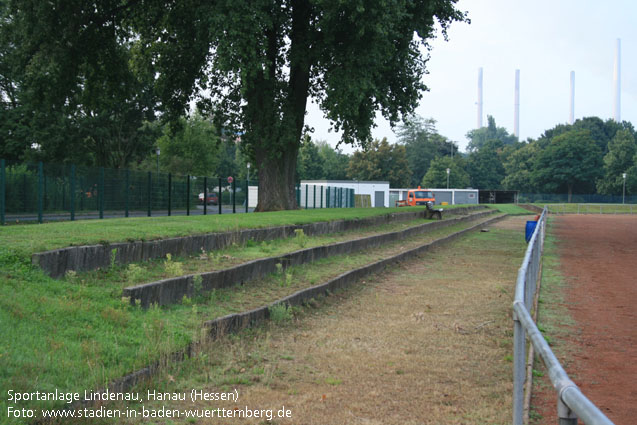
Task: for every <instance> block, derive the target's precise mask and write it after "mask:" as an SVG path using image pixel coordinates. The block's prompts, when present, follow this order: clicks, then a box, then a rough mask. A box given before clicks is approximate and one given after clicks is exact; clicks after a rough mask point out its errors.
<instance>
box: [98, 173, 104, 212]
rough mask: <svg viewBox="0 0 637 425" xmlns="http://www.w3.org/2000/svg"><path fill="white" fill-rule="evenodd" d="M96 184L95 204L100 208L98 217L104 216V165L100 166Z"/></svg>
mask: <svg viewBox="0 0 637 425" xmlns="http://www.w3.org/2000/svg"><path fill="white" fill-rule="evenodd" d="M98 185H99V187H98V189H97V190H98V196H97V206H98V208H99V210H100V218H104V167H100V177H99V182H98Z"/></svg>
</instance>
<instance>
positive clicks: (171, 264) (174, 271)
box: [164, 254, 184, 276]
mask: <svg viewBox="0 0 637 425" xmlns="http://www.w3.org/2000/svg"><path fill="white" fill-rule="evenodd" d="M164 270H166V273H167V274H168V275H169V276H181V275H183V274H184V267H183V264H182V263H180V262H179V261H173V260H172V255H170V254H166V261H164Z"/></svg>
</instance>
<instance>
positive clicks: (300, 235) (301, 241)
mask: <svg viewBox="0 0 637 425" xmlns="http://www.w3.org/2000/svg"><path fill="white" fill-rule="evenodd" d="M294 235H295V238H294V240H295V241H296V243H297V244H298V245H299V247H301V248H305V245H307V240H308V237H307V235H306V234H305V232H303V229H295V230H294Z"/></svg>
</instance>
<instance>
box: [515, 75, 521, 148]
mask: <svg viewBox="0 0 637 425" xmlns="http://www.w3.org/2000/svg"><path fill="white" fill-rule="evenodd" d="M513 107H514V111H513V134H514V135H515V137H517V138H518V139H519V138H520V70H519V69H516V70H515V100H514V103H513Z"/></svg>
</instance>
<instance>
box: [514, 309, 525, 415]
mask: <svg viewBox="0 0 637 425" xmlns="http://www.w3.org/2000/svg"><path fill="white" fill-rule="evenodd" d="M525 357H526V339H525V335H524V328H523V327H522V323H520V321H519V320H518V318H517V315H516V314H515V312H514V313H513V425H523V422H524V419H523V418H524V380H525V376H524V375H525V374H524V367H525V365H524V363H525V360H526V359H525Z"/></svg>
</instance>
